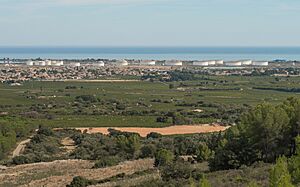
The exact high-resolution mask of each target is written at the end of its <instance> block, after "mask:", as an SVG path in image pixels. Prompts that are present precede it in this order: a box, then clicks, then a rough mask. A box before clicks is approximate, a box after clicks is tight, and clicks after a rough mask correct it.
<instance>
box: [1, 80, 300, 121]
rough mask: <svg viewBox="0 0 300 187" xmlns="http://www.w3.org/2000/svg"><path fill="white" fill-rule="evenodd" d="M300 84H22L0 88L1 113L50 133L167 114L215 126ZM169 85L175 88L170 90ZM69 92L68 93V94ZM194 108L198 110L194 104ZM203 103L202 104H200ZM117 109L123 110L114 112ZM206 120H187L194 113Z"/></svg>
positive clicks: (285, 95) (287, 94)
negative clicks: (222, 114)
mask: <svg viewBox="0 0 300 187" xmlns="http://www.w3.org/2000/svg"><path fill="white" fill-rule="evenodd" d="M299 83H300V78H298V77H293V78H291V77H289V78H280V80H278V79H277V80H276V79H275V78H274V77H263V76H257V77H245V76H209V77H205V79H204V80H203V81H202V80H199V81H185V82H170V83H168V82H147V81H140V82H118V83H117V82H114V83H88V82H40V81H31V82H25V83H24V84H23V85H22V86H10V85H7V84H0V96H1V97H0V107H1V108H0V112H8V115H9V116H20V117H23V118H28V119H29V120H30V121H32V123H33V124H37V125H39V124H45V125H51V126H53V127H89V126H90V127H97V126H99V127H102V126H106V127H107V126H108V127H114V126H145V127H155V126H158V127H163V126H168V125H171V124H172V122H171V120H170V121H168V122H166V123H159V122H156V118H157V117H158V116H165V115H166V114H167V113H168V112H181V113H182V115H186V117H191V118H192V119H193V121H194V123H206V122H216V121H218V120H219V119H218V118H217V117H211V116H209V115H211V113H214V112H215V113H216V112H217V111H218V109H219V108H220V107H225V110H227V108H228V107H234V108H239V107H242V106H243V105H250V106H254V105H256V104H259V103H262V102H270V103H280V102H282V101H283V100H285V99H286V98H288V97H298V98H300V94H299V93H295V92H285V91H276V90H259V89H254V88H256V87H263V88H299V87H300V84H299ZM169 84H173V85H174V88H172V89H170V88H169ZM67 87H70V89H68V88H67ZM81 95H90V96H92V97H93V98H96V99H97V101H96V102H90V101H87V102H78V101H77V100H76V97H77V96H81ZM197 103H198V104H197ZM199 103H201V104H199ZM117 105H120V106H121V105H122V108H121V109H118V107H117ZM195 109H201V110H204V114H207V115H200V116H199V114H193V115H191V114H189V112H191V111H192V110H195Z"/></svg>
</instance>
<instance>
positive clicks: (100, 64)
mask: <svg viewBox="0 0 300 187" xmlns="http://www.w3.org/2000/svg"><path fill="white" fill-rule="evenodd" d="M104 65H105V64H104V62H103V61H99V62H97V63H96V66H99V67H103V66H104Z"/></svg>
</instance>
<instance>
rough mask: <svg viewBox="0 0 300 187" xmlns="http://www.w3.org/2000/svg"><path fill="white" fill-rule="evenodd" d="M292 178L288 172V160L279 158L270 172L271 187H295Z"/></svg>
mask: <svg viewBox="0 0 300 187" xmlns="http://www.w3.org/2000/svg"><path fill="white" fill-rule="evenodd" d="M291 180H292V177H291V175H290V173H289V171H288V165H287V158H286V157H284V156H283V157H279V158H278V159H277V161H276V164H275V166H274V167H273V168H272V169H271V171H270V177H269V183H270V185H269V186H270V187H293V184H292V183H291Z"/></svg>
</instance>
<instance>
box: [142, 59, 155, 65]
mask: <svg viewBox="0 0 300 187" xmlns="http://www.w3.org/2000/svg"><path fill="white" fill-rule="evenodd" d="M155 63H156V62H155V61H153V60H142V61H141V62H140V65H143V66H155Z"/></svg>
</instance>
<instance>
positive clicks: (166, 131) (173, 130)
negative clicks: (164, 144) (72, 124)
mask: <svg viewBox="0 0 300 187" xmlns="http://www.w3.org/2000/svg"><path fill="white" fill-rule="evenodd" d="M228 128H229V127H224V126H220V125H208V124H205V125H177V126H170V127H165V128H141V127H124V128H123V127H114V128H113V129H115V130H119V131H123V132H133V133H138V134H140V136H142V137H146V136H147V134H149V133H151V132H157V133H160V134H162V135H175V134H195V133H209V132H219V131H224V130H226V129H228ZM76 129H77V130H80V131H81V132H84V131H86V132H87V133H103V134H108V133H109V132H108V129H109V127H100V128H76Z"/></svg>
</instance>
